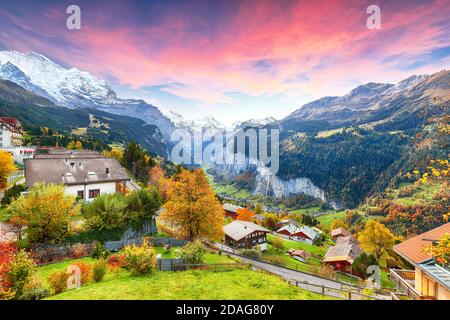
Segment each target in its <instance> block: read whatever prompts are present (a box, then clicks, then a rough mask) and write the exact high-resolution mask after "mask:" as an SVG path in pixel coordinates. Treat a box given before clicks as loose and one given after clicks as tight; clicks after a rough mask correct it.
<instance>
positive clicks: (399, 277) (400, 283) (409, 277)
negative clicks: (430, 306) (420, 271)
mask: <svg viewBox="0 0 450 320" xmlns="http://www.w3.org/2000/svg"><path fill="white" fill-rule="evenodd" d="M389 277H390V278H391V280H392V282H394V283H395V285H396V286H397V288H398V290H399V291H400V292H401V293H393V294H392V297H393V299H394V300H404V299H412V300H434V299H435V298H434V297H431V296H423V295H421V294H420V293H419V292H418V291H417V290H416V289H415V281H416V279H415V278H416V273H415V271H414V270H397V269H390V271H389Z"/></svg>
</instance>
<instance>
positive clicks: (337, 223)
mask: <svg viewBox="0 0 450 320" xmlns="http://www.w3.org/2000/svg"><path fill="white" fill-rule="evenodd" d="M338 228H344V229H348V226H347V224H346V223H345V222H344V220H342V219H335V220H333V222H332V223H331V225H330V231H333V230H334V229H338Z"/></svg>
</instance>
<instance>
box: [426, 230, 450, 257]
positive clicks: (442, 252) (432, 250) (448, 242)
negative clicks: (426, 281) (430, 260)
mask: <svg viewBox="0 0 450 320" xmlns="http://www.w3.org/2000/svg"><path fill="white" fill-rule="evenodd" d="M424 251H425V252H426V253H428V254H430V255H431V256H432V257H434V258H435V259H436V261H437V262H438V263H440V264H443V265H448V264H450V233H446V234H445V235H444V236H443V237H442V238H441V239H440V240H439V241H437V243H436V244H434V245H432V246H429V247H426V248H425V249H424Z"/></svg>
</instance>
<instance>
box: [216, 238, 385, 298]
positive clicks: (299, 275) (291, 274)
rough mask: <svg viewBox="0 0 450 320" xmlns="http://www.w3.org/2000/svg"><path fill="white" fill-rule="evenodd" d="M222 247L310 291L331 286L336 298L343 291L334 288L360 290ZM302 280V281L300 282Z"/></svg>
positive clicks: (328, 292)
mask: <svg viewBox="0 0 450 320" xmlns="http://www.w3.org/2000/svg"><path fill="white" fill-rule="evenodd" d="M220 247H221V248H222V249H225V250H223V251H224V252H226V253H227V254H229V255H230V256H233V257H235V258H239V259H240V260H242V262H244V263H248V264H251V265H252V266H254V267H256V268H257V269H261V270H264V271H267V272H270V273H272V274H276V275H278V276H280V277H282V278H283V279H285V280H287V281H290V282H293V281H298V282H299V283H298V286H299V287H301V288H303V289H305V290H308V291H312V292H318V293H320V292H322V288H321V286H324V287H327V288H330V289H329V290H328V289H325V291H326V293H327V295H330V296H333V297H336V298H341V299H342V298H343V293H342V292H339V291H333V290H332V289H336V290H351V291H353V292H357V291H358V287H356V286H353V285H351V284H346V283H343V282H339V281H334V280H330V279H325V278H322V277H318V276H315V275H313V274H308V273H304V272H300V271H296V270H292V269H288V268H283V267H280V266H276V265H273V264H270V263H266V262H263V261H259V260H253V259H249V258H246V257H243V256H240V255H236V254H234V253H231V252H230V251H228V250H227V248H224V246H222V245H220ZM300 282H302V283H300ZM375 296H376V297H377V298H378V299H383V300H392V298H391V296H390V295H383V294H379V293H377V294H375ZM351 299H352V300H360V299H361V296H359V295H357V294H352V297H351Z"/></svg>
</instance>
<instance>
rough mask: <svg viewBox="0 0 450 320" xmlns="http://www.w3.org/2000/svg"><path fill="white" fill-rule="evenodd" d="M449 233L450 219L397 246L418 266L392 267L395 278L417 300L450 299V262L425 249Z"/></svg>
mask: <svg viewBox="0 0 450 320" xmlns="http://www.w3.org/2000/svg"><path fill="white" fill-rule="evenodd" d="M445 234H450V222H449V223H446V224H444V225H442V226H440V227H437V228H435V229H432V230H430V231H427V232H424V233H422V234H419V235H418V236H415V237H413V238H411V239H408V240H406V241H403V242H402V243H399V244H397V245H395V246H394V252H395V253H397V254H398V255H399V256H400V257H402V258H403V259H405V260H406V261H407V262H408V263H410V264H411V265H412V266H413V267H414V270H398V269H391V270H390V278H391V280H392V281H393V282H394V283H395V284H396V285H397V287H398V289H399V290H400V291H401V292H403V293H404V295H406V296H408V297H409V298H411V299H415V300H450V264H449V265H442V264H439V263H437V262H436V261H435V259H434V258H433V257H431V256H430V255H429V254H427V253H426V252H425V250H424V248H426V247H429V246H432V245H433V244H434V243H436V242H437V241H438V240H439V239H441V238H442V237H443V236H444V235H445ZM394 297H395V296H394Z"/></svg>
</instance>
